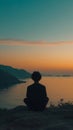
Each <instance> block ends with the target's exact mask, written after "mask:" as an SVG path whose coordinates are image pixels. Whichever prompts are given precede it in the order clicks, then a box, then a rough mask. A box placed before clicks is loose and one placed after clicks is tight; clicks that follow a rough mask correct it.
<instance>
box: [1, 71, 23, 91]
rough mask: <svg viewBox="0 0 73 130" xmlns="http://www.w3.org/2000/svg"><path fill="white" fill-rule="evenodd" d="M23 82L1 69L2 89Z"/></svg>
mask: <svg viewBox="0 0 73 130" xmlns="http://www.w3.org/2000/svg"><path fill="white" fill-rule="evenodd" d="M22 82H23V81H20V80H19V79H17V78H16V77H14V76H13V75H11V74H9V73H8V72H6V71H3V70H2V69H0V89H4V88H8V87H9V86H12V85H14V84H18V83H22Z"/></svg>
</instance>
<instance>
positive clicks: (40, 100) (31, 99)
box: [24, 71, 49, 111]
mask: <svg viewBox="0 0 73 130" xmlns="http://www.w3.org/2000/svg"><path fill="white" fill-rule="evenodd" d="M31 78H32V80H33V81H34V83H33V84H32V85H30V86H28V87H27V94H26V98H25V99H24V103H25V104H26V105H27V106H28V108H29V109H31V110H35V111H42V110H44V109H45V107H46V105H47V103H48V100H49V98H48V97H47V94H46V88H45V86H43V85H42V84H40V83H39V81H40V79H41V74H40V73H39V72H37V71H35V72H33V73H32V76H31Z"/></svg>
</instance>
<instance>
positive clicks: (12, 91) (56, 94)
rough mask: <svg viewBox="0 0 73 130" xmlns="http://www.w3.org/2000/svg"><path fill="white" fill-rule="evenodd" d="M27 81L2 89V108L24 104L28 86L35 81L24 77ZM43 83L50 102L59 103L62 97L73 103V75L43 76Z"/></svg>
mask: <svg viewBox="0 0 73 130" xmlns="http://www.w3.org/2000/svg"><path fill="white" fill-rule="evenodd" d="M24 81H26V83H21V84H17V85H13V86H11V87H9V88H7V89H3V90H0V108H7V109H11V108H15V107H17V106H20V105H24V106H25V104H24V102H23V100H24V98H25V97H26V92H27V87H28V86H29V85H30V84H32V83H33V81H32V79H30V78H29V79H24ZM40 83H41V84H43V85H44V86H45V87H46V92H47V96H48V97H49V102H48V104H47V106H49V105H50V104H53V105H57V104H58V103H59V102H60V100H61V99H63V102H71V103H73V77H48V76H47V77H46V76H45V77H42V79H41V81H40Z"/></svg>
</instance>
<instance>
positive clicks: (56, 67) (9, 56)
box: [0, 44, 73, 72]
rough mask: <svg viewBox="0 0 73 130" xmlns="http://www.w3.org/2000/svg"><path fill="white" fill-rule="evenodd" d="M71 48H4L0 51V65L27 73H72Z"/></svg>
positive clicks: (33, 46) (68, 46)
mask: <svg viewBox="0 0 73 130" xmlns="http://www.w3.org/2000/svg"><path fill="white" fill-rule="evenodd" d="M3 47H4V46H3ZM72 48H73V44H70V45H69V44H67V45H66V44H65V45H63V44H61V45H54V46H53V45H52V46H48V45H44V47H43V46H42V45H40V46H39V45H37V46H35V45H31V46H27V45H25V46H12V47H11V46H9V47H4V48H3V49H1V50H0V59H1V60H0V64H5V65H10V66H13V67H17V68H23V69H27V70H29V71H32V70H41V71H46V72H47V71H52V72H53V71H60V72H61V71H73V49H72Z"/></svg>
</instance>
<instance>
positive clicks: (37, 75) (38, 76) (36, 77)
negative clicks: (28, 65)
mask: <svg viewBox="0 0 73 130" xmlns="http://www.w3.org/2000/svg"><path fill="white" fill-rule="evenodd" d="M31 78H32V79H33V80H34V81H35V82H38V81H40V79H41V74H40V73H39V72H38V71H34V72H33V73H32V75H31Z"/></svg>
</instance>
